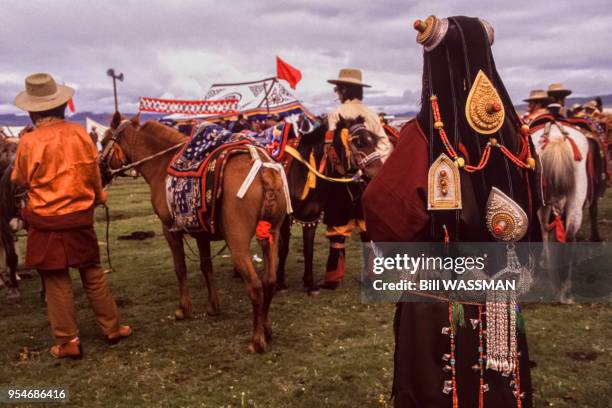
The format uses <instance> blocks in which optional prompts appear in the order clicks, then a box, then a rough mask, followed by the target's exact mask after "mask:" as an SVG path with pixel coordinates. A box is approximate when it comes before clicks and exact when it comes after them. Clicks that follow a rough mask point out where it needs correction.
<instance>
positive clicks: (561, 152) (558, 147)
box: [540, 139, 576, 203]
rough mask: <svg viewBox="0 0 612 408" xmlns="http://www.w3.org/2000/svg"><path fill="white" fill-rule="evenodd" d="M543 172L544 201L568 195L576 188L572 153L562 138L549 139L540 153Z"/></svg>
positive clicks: (550, 201) (552, 200)
mask: <svg viewBox="0 0 612 408" xmlns="http://www.w3.org/2000/svg"><path fill="white" fill-rule="evenodd" d="M540 160H541V162H542V170H543V172H544V183H545V186H546V188H545V196H546V201H548V202H549V203H552V202H554V201H556V200H559V199H561V198H564V197H569V196H571V195H572V194H573V193H574V190H575V189H576V178H575V177H574V161H575V158H574V153H573V152H572V149H571V148H570V145H569V143H566V141H565V140H564V139H559V140H551V141H550V142H549V143H548V145H547V146H546V148H545V149H544V150H543V151H542V154H541V155H540Z"/></svg>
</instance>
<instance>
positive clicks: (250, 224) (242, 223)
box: [101, 113, 287, 353]
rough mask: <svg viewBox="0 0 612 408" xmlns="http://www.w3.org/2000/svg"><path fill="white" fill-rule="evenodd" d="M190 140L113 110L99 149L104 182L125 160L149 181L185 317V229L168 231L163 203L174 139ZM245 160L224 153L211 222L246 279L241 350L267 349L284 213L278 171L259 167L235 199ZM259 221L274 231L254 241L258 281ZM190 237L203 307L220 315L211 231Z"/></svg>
mask: <svg viewBox="0 0 612 408" xmlns="http://www.w3.org/2000/svg"><path fill="white" fill-rule="evenodd" d="M188 140H189V138H188V137H186V136H185V135H183V134H181V133H180V132H178V131H176V130H174V129H172V128H169V127H167V126H164V125H162V124H160V123H157V122H155V121H148V122H146V123H144V124H143V125H141V124H140V120H139V117H138V115H137V116H135V117H134V118H132V119H130V120H122V118H121V115H120V114H119V113H115V115H114V117H113V119H112V122H111V125H110V129H109V130H108V131H107V133H106V135H105V137H104V140H103V142H102V145H103V146H104V150H103V153H102V155H101V166H102V173H103V178H105V179H106V180H107V181H108V175H109V174H114V172H113V171H112V170H113V169H115V170H117V169H120V168H125V167H126V166H130V163H131V165H132V166H134V167H135V168H136V169H137V170H138V172H139V173H140V174H141V175H142V176H143V178H144V179H145V180H146V182H147V183H148V184H149V187H150V189H151V202H152V204H153V210H154V211H155V213H156V214H157V216H158V217H159V219H160V220H161V222H162V228H163V233H164V237H165V238H166V241H167V242H168V246H169V247H170V249H171V251H172V257H173V259H174V270H175V272H176V276H177V279H178V283H179V294H180V300H179V307H178V308H177V309H176V311H175V317H176V318H177V319H179V320H180V319H184V318H187V317H189V315H190V314H191V311H192V304H191V298H190V295H189V292H188V289H187V267H186V265H185V251H184V247H183V239H184V237H185V234H186V232H182V231H171V227H172V225H173V218H172V215H171V213H170V210H169V208H168V205H167V202H166V187H165V186H166V184H165V183H166V174H167V173H166V169H167V168H168V165H169V164H170V162H171V160H172V158H173V157H174V155H175V154H176V151H177V150H178V148H179V147H180V145H182V144H185V143H186V142H187V141H188ZM117 146H118V147H119V148H117ZM121 152H122V153H121ZM121 156H124V157H121ZM267 160H270V159H269V158H262V161H267ZM251 164H252V161H251V156H250V155H249V154H235V155H232V156H230V157H229V158H228V159H227V163H226V165H225V169H224V173H223V174H224V175H223V180H222V188H223V194H222V196H221V198H220V199H219V200H220V203H219V207H218V208H220V210H219V212H218V213H217V215H218V220H217V222H218V225H217V227H218V229H219V230H220V234H221V236H222V238H223V239H224V240H225V242H226V243H227V246H228V248H229V250H230V253H231V256H232V261H233V263H234V268H235V270H237V271H238V272H239V273H240V275H241V276H242V278H243V280H244V282H245V285H246V291H247V294H248V296H249V298H250V299H251V303H252V306H253V336H252V338H251V340H250V342H249V344H248V347H247V351H248V352H251V353H253V352H259V353H261V352H265V351H266V349H267V343H268V342H269V341H270V340H271V338H272V325H271V322H270V316H269V309H270V303H271V301H272V297H273V295H274V292H275V285H276V262H277V256H278V239H279V228H280V226H281V224H282V223H283V220H284V219H285V215H286V212H287V202H286V199H285V195H284V191H283V188H284V185H283V179H282V177H281V175H280V174H279V173H278V172H277V171H275V170H273V169H270V168H267V167H263V166H262V168H261V170H260V171H259V172H258V174H257V175H256V176H255V178H254V180H253V182H252V184H251V185H250V187H249V189H248V190H247V192H246V194H245V195H244V197H243V198H238V197H237V195H236V194H237V192H238V190H239V189H240V187H241V185H242V183H243V181H244V180H245V178H246V177H247V175H248V174H249V171H250V170H251ZM105 174H106V177H105V176H104V175H105ZM259 221H267V222H269V223H270V224H271V227H270V233H271V235H272V239H271V240H270V241H268V240H267V239H262V240H259V243H260V245H261V248H262V250H263V254H264V273H263V275H262V277H261V279H260V278H259V276H258V275H257V273H256V271H255V268H254V267H253V263H252V261H251V251H250V243H251V240H252V238H253V236H254V235H255V230H256V228H257V226H258V223H259ZM190 235H191V236H193V237H194V238H195V239H196V241H197V246H198V250H199V254H200V270H201V272H202V274H203V275H204V278H205V280H206V285H207V288H208V310H207V313H208V314H210V315H216V314H218V313H219V298H218V295H217V288H216V285H215V280H214V277H213V273H212V258H211V251H210V241H211V239H212V237H211V236H210V235H209V234H208V233H206V232H201V233H191V234H190Z"/></svg>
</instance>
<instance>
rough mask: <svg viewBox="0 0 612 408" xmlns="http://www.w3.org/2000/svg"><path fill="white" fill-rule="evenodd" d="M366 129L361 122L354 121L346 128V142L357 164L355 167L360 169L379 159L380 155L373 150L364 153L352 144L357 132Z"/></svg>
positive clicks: (362, 169)
mask: <svg viewBox="0 0 612 408" xmlns="http://www.w3.org/2000/svg"><path fill="white" fill-rule="evenodd" d="M362 131H368V129H367V128H366V126H365V125H364V124H363V123H356V124H354V125H353V126H351V127H350V128H349V129H348V132H349V137H348V142H349V146H350V148H351V150H352V153H353V155H354V156H355V162H356V164H357V168H358V169H359V170H361V171H364V170H365V169H366V168H367V167H368V166H369V165H370V164H372V163H374V162H375V161H377V160H380V159H381V155H380V153H379V152H378V151H376V150H374V151H373V152H372V153H370V154H365V153H364V152H362V151H361V150H359V149H357V148H356V147H355V145H354V144H353V140H355V139H359V137H360V136H359V135H358V134H357V133H358V132H362Z"/></svg>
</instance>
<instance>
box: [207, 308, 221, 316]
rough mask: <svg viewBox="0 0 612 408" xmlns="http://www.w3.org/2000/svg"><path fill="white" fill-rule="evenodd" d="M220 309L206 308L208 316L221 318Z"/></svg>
mask: <svg viewBox="0 0 612 408" xmlns="http://www.w3.org/2000/svg"><path fill="white" fill-rule="evenodd" d="M219 313H220V312H219V308H218V307H213V306H208V307H207V308H206V314H207V315H208V316H219Z"/></svg>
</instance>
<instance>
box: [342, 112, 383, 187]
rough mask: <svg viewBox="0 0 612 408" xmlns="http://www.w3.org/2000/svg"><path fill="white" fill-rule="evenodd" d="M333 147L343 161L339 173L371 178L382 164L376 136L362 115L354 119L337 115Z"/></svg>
mask: <svg viewBox="0 0 612 408" xmlns="http://www.w3.org/2000/svg"><path fill="white" fill-rule="evenodd" d="M333 144H334V148H335V149H336V153H338V155H339V157H340V158H341V162H342V163H343V167H344V169H341V171H340V172H341V173H344V174H346V175H350V176H361V177H363V178H365V179H366V181H367V180H371V179H372V178H374V176H375V175H376V174H377V173H378V171H379V170H380V168H381V166H382V160H381V157H380V153H378V152H377V151H376V145H377V144H378V138H377V137H376V135H375V134H374V133H372V132H371V131H369V130H368V129H367V127H366V126H365V119H364V118H363V116H358V117H357V118H355V119H348V118H344V117H342V116H340V117H339V119H338V122H337V123H336V129H335V131H334V138H333ZM342 170H343V171H342Z"/></svg>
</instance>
